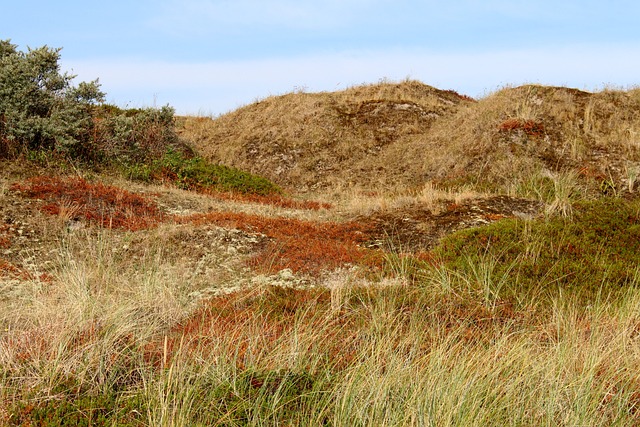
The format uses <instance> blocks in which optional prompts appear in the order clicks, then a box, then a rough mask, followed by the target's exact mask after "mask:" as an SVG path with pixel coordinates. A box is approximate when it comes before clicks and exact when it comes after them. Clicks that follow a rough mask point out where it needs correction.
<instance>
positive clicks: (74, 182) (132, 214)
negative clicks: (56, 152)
mask: <svg viewBox="0 0 640 427" xmlns="http://www.w3.org/2000/svg"><path fill="white" fill-rule="evenodd" d="M12 189H13V190H17V191H21V192H22V193H23V194H24V195H26V196H27V197H32V198H38V199H43V200H45V201H46V202H48V203H47V204H45V205H44V206H43V207H42V210H43V211H44V212H46V213H48V214H51V215H59V214H61V213H62V212H63V210H64V209H69V208H70V207H71V208H72V209H73V214H74V215H75V216H76V217H78V218H84V219H85V220H88V221H90V222H93V223H97V224H99V225H101V226H103V227H108V228H121V229H126V230H131V231H136V230H141V229H148V228H152V227H155V226H156V225H157V224H158V223H159V222H160V221H162V220H163V219H164V215H163V214H162V212H161V211H160V210H159V209H158V207H157V206H156V205H155V203H153V202H152V201H151V200H148V199H146V198H144V197H142V196H139V195H137V194H134V193H131V192H129V191H126V190H123V189H121V188H118V187H113V186H109V185H103V184H100V183H97V184H92V183H89V182H87V181H86V180H84V179H82V178H57V177H36V178H32V179H29V180H27V181H26V182H25V183H23V184H14V185H13V186H12Z"/></svg>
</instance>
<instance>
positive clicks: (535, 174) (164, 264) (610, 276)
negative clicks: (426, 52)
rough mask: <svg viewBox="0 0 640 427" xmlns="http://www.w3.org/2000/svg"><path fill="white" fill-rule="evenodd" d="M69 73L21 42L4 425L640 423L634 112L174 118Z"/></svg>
mask: <svg viewBox="0 0 640 427" xmlns="http://www.w3.org/2000/svg"><path fill="white" fill-rule="evenodd" d="M58 53H59V51H58V50H51V49H49V48H46V47H45V48H42V49H37V50H33V51H31V50H30V51H29V52H26V53H23V52H19V51H18V50H17V49H16V47H15V46H14V45H12V44H10V43H9V42H8V41H7V42H0V83H2V84H3V86H0V425H2V426H4V425H8V426H51V427H52V426H62V425H79V426H83V425H85V426H113V425H118V426H171V427H174V426H209V425H211V426H229V427H231V426H234V427H235V426H264V425H273V426H281V425H282V426H285V425H291V426H294V425H295V426H320V425H321V426H345V427H346V426H349V427H351V426H425V425H430V426H465V427H466V426H503V425H505V426H507V425H508V426H538V425H552V426H567V427H569V426H578V425H590V426H624V427H627V426H628V427H631V426H637V425H640V371H639V370H638V366H640V198H638V197H637V194H638V192H639V191H640V189H638V184H637V181H638V180H637V176H638V173H639V169H638V165H639V164H640V163H639V161H640V159H639V153H638V148H639V145H640V141H639V140H638V133H637V132H638V131H639V129H640V126H639V125H640V123H639V120H640V119H639V114H640V107H639V105H638V103H640V99H639V98H640V92H638V90H637V89H636V90H629V91H611V90H607V91H602V92H598V93H587V92H582V91H578V90H575V89H569V88H553V87H542V86H523V87H518V88H505V89H502V90H500V91H498V92H496V93H494V94H491V95H488V96H487V97H485V98H483V99H479V100H473V99H470V98H468V97H466V96H463V95H459V94H457V93H455V92H452V91H443V90H439V89H436V88H433V87H430V86H427V85H424V84H422V83H420V82H415V81H404V82H400V83H390V82H383V83H379V84H374V85H363V86H358V87H354V88H351V89H348V90H346V91H341V92H335V93H317V94H311V93H291V94H287V95H283V96H278V97H270V98H267V99H264V100H261V101H259V102H256V103H253V104H251V105H248V106H246V107H243V108H241V109H239V110H237V111H234V112H231V113H229V114H226V115H223V116H221V117H219V118H215V119H211V118H203V117H180V118H176V117H174V113H173V110H172V109H171V108H170V107H169V106H166V107H163V108H161V109H141V110H130V109H120V108H118V107H115V106H110V105H106V104H104V103H103V102H102V100H101V99H102V97H103V94H101V92H100V90H99V85H98V83H97V81H96V82H92V83H86V84H80V85H77V86H74V85H73V84H72V80H73V79H72V78H71V77H70V76H67V75H62V74H61V73H60V70H59V68H58V65H57V60H58ZM34 64H40V65H41V66H42V67H40V68H38V67H34V66H33V65H34ZM38 70H39V71H40V72H38ZM16 71H19V72H16Z"/></svg>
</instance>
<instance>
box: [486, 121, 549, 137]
mask: <svg viewBox="0 0 640 427" xmlns="http://www.w3.org/2000/svg"><path fill="white" fill-rule="evenodd" d="M498 130H499V131H500V132H512V131H515V130H522V131H523V132H524V133H525V134H527V135H529V136H534V137H542V136H544V133H545V129H544V124H542V123H539V122H536V121H533V120H522V119H508V120H505V121H504V122H502V123H501V124H500V126H498Z"/></svg>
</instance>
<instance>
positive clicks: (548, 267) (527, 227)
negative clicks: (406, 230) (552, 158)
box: [436, 198, 640, 300]
mask: <svg viewBox="0 0 640 427" xmlns="http://www.w3.org/2000/svg"><path fill="white" fill-rule="evenodd" d="M572 211H573V218H572V219H569V218H567V217H564V216H557V217H551V218H548V219H546V220H544V219H540V220H535V221H522V220H517V219H509V220H504V221H500V222H498V223H495V224H492V225H489V226H487V227H482V228H476V229H470V230H465V231H462V232H459V233H456V234H454V235H451V236H449V237H447V238H445V239H444V241H443V243H442V245H441V246H440V247H439V248H438V249H437V251H436V252H437V256H439V257H441V259H442V260H443V262H444V264H445V265H446V266H447V267H449V268H451V269H453V270H456V271H459V272H463V273H462V274H465V273H467V272H468V273H469V276H470V277H474V274H475V273H477V272H478V271H484V273H487V271H488V270H487V268H489V267H490V268H489V269H490V270H491V271H490V273H491V275H493V276H494V278H501V279H500V280H499V281H500V282H501V283H503V285H504V286H501V287H500V288H501V290H500V296H503V297H504V296H520V297H521V296H522V295H523V294H526V293H528V292H534V293H536V294H537V293H543V294H558V293H565V292H568V293H573V294H578V295H582V296H583V297H585V298H587V299H589V300H591V299H593V298H594V297H596V296H598V295H611V294H618V293H620V291H621V290H623V289H624V288H625V286H627V285H630V284H633V283H636V281H637V276H638V264H637V261H638V259H640V204H639V203H638V202H637V201H625V200H623V199H611V198H605V199H600V200H595V201H582V202H577V203H575V204H574V205H573V209H572ZM479 266H484V267H487V268H480V267H479ZM474 272H475V273H474ZM484 273H483V274H480V275H481V276H486V274H484ZM487 274H488V273H487ZM475 276H478V275H477V274H475ZM472 281H474V282H477V283H480V282H481V280H472Z"/></svg>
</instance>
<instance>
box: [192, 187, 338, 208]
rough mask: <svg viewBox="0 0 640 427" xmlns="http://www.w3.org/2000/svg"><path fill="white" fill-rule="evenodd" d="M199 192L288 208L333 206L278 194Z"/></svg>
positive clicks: (216, 196)
mask: <svg viewBox="0 0 640 427" xmlns="http://www.w3.org/2000/svg"><path fill="white" fill-rule="evenodd" d="M200 192H201V193H204V194H208V195H210V196H212V197H214V198H216V199H221V200H235V201H239V202H249V203H257V204H261V205H271V206H277V207H280V208H288V209H304V210H315V211H317V210H319V209H331V208H332V207H333V206H332V205H331V204H330V203H324V202H316V201H313V200H294V199H289V198H286V197H282V196H279V195H271V196H260V195H258V194H242V193H231V192H215V191H210V190H200Z"/></svg>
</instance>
